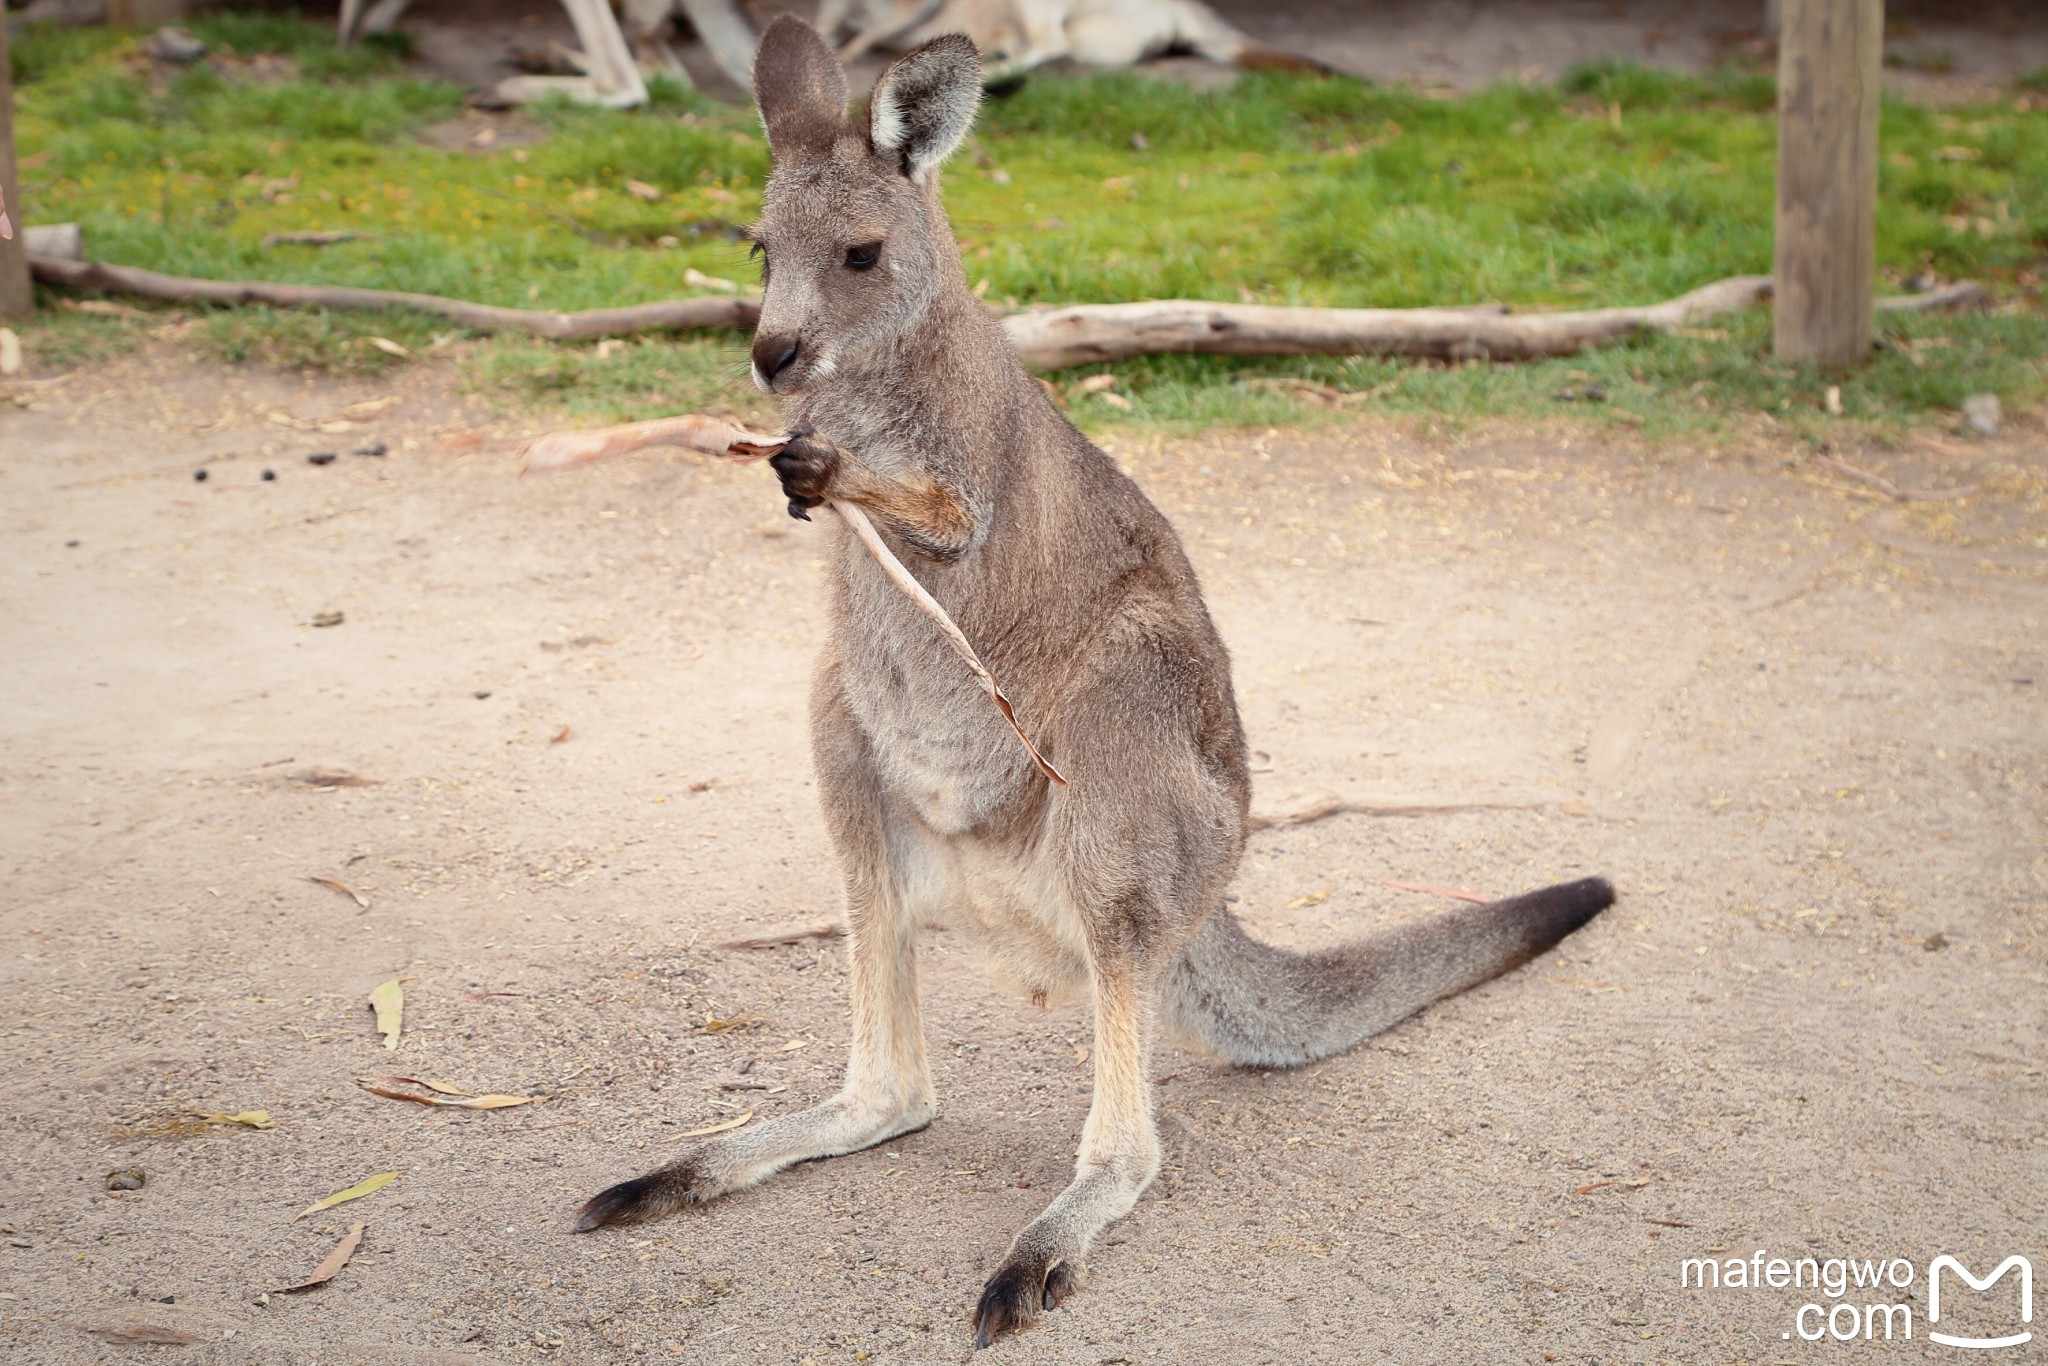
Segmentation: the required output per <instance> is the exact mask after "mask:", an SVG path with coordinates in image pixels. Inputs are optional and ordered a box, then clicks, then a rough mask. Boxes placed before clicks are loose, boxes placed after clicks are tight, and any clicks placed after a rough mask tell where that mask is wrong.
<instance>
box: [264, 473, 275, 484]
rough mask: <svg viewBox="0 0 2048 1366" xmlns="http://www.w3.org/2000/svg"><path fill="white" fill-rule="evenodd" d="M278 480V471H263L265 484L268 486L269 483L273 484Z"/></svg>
mask: <svg viewBox="0 0 2048 1366" xmlns="http://www.w3.org/2000/svg"><path fill="white" fill-rule="evenodd" d="M276 478H277V471H276V470H265V471H263V482H264V483H266V484H268V483H271V482H273V481H275V480H276Z"/></svg>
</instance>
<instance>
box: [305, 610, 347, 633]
mask: <svg viewBox="0 0 2048 1366" xmlns="http://www.w3.org/2000/svg"><path fill="white" fill-rule="evenodd" d="M347 620H348V618H347V616H345V615H343V614H342V613H340V612H315V613H314V614H313V625H314V626H315V627H317V628H319V629H321V630H325V629H326V628H327V627H329V626H339V625H341V624H342V623H343V622H344V621H347Z"/></svg>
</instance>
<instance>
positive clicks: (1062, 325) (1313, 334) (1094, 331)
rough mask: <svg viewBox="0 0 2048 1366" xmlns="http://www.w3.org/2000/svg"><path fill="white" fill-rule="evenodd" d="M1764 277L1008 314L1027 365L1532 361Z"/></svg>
mask: <svg viewBox="0 0 2048 1366" xmlns="http://www.w3.org/2000/svg"><path fill="white" fill-rule="evenodd" d="M1770 292H1771V279H1770V277H1769V276H1768V275H1738V276H1736V277H1734V278H1733V279H1729V280H1719V281H1716V282H1715V283H1713V284H1711V285H1707V286H1704V287H1703V288H1700V289H1696V290H1694V291H1692V293H1690V294H1685V295H1681V296H1679V297H1678V298H1676V299H1670V300H1667V301H1666V302H1664V303H1661V304H1652V305H1650V306H1649V307H1647V308H1597V309H1590V310H1587V311H1584V312H1578V313H1481V312H1476V311H1473V310H1469V309H1449V308H1274V307H1269V306H1267V305H1263V304H1218V303H1202V302H1199V301H1197V300H1192V299H1158V300H1153V301H1151V302H1147V303H1137V304H1077V305H1075V306H1073V307H1070V308H1056V309H1048V310H1046V311H1044V312H1040V313H1019V314H1015V315H1013V316H1011V317H1009V318H1006V319H1004V326H1005V327H1006V328H1007V329H1008V331H1009V333H1010V339H1011V340H1012V341H1014V342H1015V343H1016V344H1017V350H1018V352H1019V354H1021V355H1022V356H1023V357H1024V361H1025V363H1026V364H1027V365H1034V366H1038V367H1040V368H1042V369H1047V370H1058V369H1061V368H1062V367H1065V366H1069V365H1086V364H1090V363H1100V362H1103V361H1114V360H1123V359H1125V358H1127V357H1130V356H1143V355H1151V354H1154V353H1157V352H1162V351H1199V352H1205V353H1208V354H1211V355H1223V356H1297V355H1311V354H1321V355H1339V356H1411V357H1415V358H1418V359H1426V360H1536V359H1538V358H1540V357H1544V356H1566V355H1570V354H1572V353H1573V352H1575V351H1580V350H1583V349H1584V348H1586V347H1589V346H1604V345H1608V344H1610V343H1613V342H1617V341H1623V340H1626V339H1627V338H1629V337H1633V336H1635V335H1637V334H1638V333H1642V332H1647V331H1668V330H1670V329H1671V328H1674V327H1683V326H1686V325H1688V324H1691V323H1696V322H1699V321H1701V320H1703V319H1706V318H1712V317H1718V316H1720V315H1721V314H1724V313H1733V312H1736V311H1738V310H1740V309H1744V308H1747V307H1749V306H1750V305H1751V304H1754V303H1757V302H1758V301H1760V300H1762V299H1765V298H1768V297H1769V295H1770Z"/></svg>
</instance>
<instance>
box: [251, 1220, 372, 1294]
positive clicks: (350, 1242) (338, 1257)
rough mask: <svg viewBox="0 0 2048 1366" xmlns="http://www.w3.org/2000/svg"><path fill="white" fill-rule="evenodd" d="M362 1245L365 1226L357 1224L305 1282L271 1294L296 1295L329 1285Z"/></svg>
mask: <svg viewBox="0 0 2048 1366" xmlns="http://www.w3.org/2000/svg"><path fill="white" fill-rule="evenodd" d="M362 1245H363V1226H362V1225H361V1224H356V1225H355V1226H354V1227H352V1228H350V1229H349V1231H348V1236H347V1237H346V1238H343V1239H342V1240H341V1241H340V1242H338V1243H336V1244H335V1245H334V1251H332V1252H330V1253H328V1254H327V1257H326V1259H325V1260H324V1261H322V1262H321V1263H320V1265H318V1266H316V1267H314V1268H313V1274H312V1275H310V1276H308V1277H306V1279H305V1280H303V1281H300V1282H299V1283H298V1284H297V1285H287V1286H285V1287H283V1288H282V1289H279V1290H274V1291H272V1292H271V1293H272V1294H275V1295H295V1294H297V1293H298V1292H299V1291H301V1290H311V1289H312V1288H313V1287H314V1286H316V1285H325V1284H327V1283H328V1282H329V1281H331V1280H333V1279H334V1273H335V1272H337V1271H339V1270H341V1269H342V1268H343V1267H345V1266H347V1265H348V1259H349V1258H351V1257H353V1256H355V1255H356V1249H357V1248H359V1247H361V1246H362Z"/></svg>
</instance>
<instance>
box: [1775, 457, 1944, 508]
mask: <svg viewBox="0 0 2048 1366" xmlns="http://www.w3.org/2000/svg"><path fill="white" fill-rule="evenodd" d="M1813 462H1814V463H1815V464H1816V465H1821V466H1824V467H1826V468H1827V469H1831V470H1833V471H1834V472H1835V473H1836V474H1839V475H1841V476H1842V477H1843V478H1845V479H1853V480H1855V481H1856V482H1857V483H1859V484H1862V485H1864V486H1865V487H1867V488H1873V489H1876V490H1877V491H1878V492H1879V493H1881V494H1883V495H1884V496H1885V497H1887V498H1889V499H1891V500H1892V501H1893V502H1895V503H1939V502H1944V501H1946V500H1948V499H1950V498H1968V497H1970V496H1971V495H1973V494H1976V493H1981V492H1982V491H1983V489H1982V486H1980V485H1977V484H1964V485H1962V486H1960V487H1958V488H1952V489H1902V488H1900V487H1899V486H1898V485H1897V484H1894V483H1893V482H1892V481H1891V480H1889V479H1887V478H1885V477H1884V476H1883V475H1881V474H1872V473H1871V472H1870V471H1869V470H1863V469H1858V468H1856V466H1854V465H1851V464H1850V463H1848V462H1847V461H1846V460H1837V459H1835V458H1834V457H1833V456H1831V455H1816V456H1814V457H1813Z"/></svg>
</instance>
